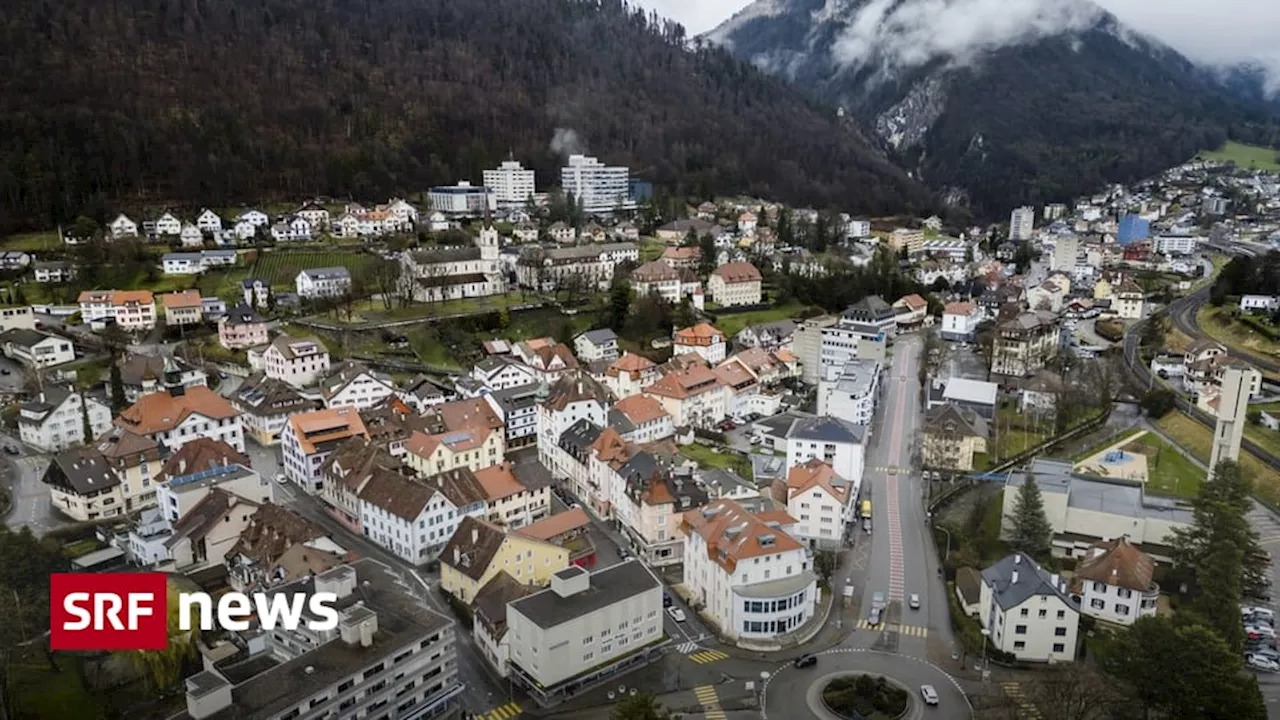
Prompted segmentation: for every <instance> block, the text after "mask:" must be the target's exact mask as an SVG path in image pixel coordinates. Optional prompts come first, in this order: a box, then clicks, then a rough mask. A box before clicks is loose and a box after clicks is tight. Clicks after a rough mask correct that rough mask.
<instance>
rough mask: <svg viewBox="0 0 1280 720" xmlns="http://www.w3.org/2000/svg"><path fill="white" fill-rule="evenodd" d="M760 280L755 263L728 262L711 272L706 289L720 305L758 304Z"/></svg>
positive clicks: (712, 299) (713, 300)
mask: <svg viewBox="0 0 1280 720" xmlns="http://www.w3.org/2000/svg"><path fill="white" fill-rule="evenodd" d="M762 280H763V278H762V276H761V275H760V271H759V270H758V269H756V266H755V265H752V264H751V263H749V262H734V263H728V264H726V265H721V266H720V267H718V268H716V269H715V270H713V271H712V272H711V277H710V278H709V279H708V280H707V290H708V292H710V293H711V301H712V302H714V303H716V304H717V305H719V306H721V307H733V306H734V305H759V304H760V300H761V293H760V283H761V281H762Z"/></svg>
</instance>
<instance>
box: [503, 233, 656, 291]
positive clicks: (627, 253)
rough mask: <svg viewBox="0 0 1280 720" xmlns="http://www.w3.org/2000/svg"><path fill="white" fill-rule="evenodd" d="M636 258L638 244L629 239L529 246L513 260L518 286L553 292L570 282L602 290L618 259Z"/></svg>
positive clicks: (607, 286) (580, 286)
mask: <svg viewBox="0 0 1280 720" xmlns="http://www.w3.org/2000/svg"><path fill="white" fill-rule="evenodd" d="M639 258H640V250H639V246H637V245H636V244H635V243H632V242H622V243H603V244H597V243H592V244H589V245H571V246H568V247H560V248H550V249H544V248H541V247H530V248H528V249H526V250H525V251H524V252H522V253H521V254H520V259H519V260H518V261H517V263H516V280H517V282H519V283H520V286H521V287H527V288H535V289H538V290H540V291H541V292H553V291H555V290H557V289H560V288H564V287H568V286H569V285H570V284H571V283H576V284H577V287H578V288H580V289H583V290H591V291H603V290H608V289H609V286H610V285H611V284H612V283H613V273H614V269H615V268H616V267H617V265H618V263H621V262H635V261H636V260H638V259H639Z"/></svg>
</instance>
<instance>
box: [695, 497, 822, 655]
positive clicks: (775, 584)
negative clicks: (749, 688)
mask: <svg viewBox="0 0 1280 720" xmlns="http://www.w3.org/2000/svg"><path fill="white" fill-rule="evenodd" d="M794 523H795V520H794V519H793V518H791V517H790V516H789V515H788V514H787V513H785V512H781V511H772V512H764V513H760V514H755V513H753V512H751V511H750V510H748V509H747V508H746V507H744V506H743V505H742V504H740V503H739V502H738V501H736V500H730V499H727V498H721V499H719V500H716V501H714V502H712V503H709V504H707V505H706V506H704V507H701V508H697V509H695V510H689V511H688V512H686V513H684V523H683V525H682V527H683V528H685V545H684V586H685V588H686V589H687V590H688V591H689V594H690V596H691V597H692V598H693V602H695V603H699V604H701V605H702V606H703V609H704V612H705V613H707V614H708V615H709V616H710V617H712V618H714V620H715V622H716V624H717V625H718V626H719V630H720V634H721V635H723V636H725V637H727V638H729V639H731V640H744V641H753V640H754V641H770V640H775V639H776V638H778V637H779V636H782V635H786V634H787V633H789V632H792V631H794V630H795V629H797V628H799V627H800V626H802V625H804V624H805V623H806V622H807V621H808V620H809V618H811V617H813V614H814V609H815V607H816V606H817V601H818V576H817V575H816V574H815V573H814V572H813V570H812V567H811V565H812V559H811V553H810V551H809V550H808V549H807V548H805V546H804V545H803V544H801V543H800V541H798V540H796V539H795V538H794V537H793V536H792V535H791V534H790V529H791V528H792V526H793V524H794Z"/></svg>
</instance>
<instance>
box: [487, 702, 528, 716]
mask: <svg viewBox="0 0 1280 720" xmlns="http://www.w3.org/2000/svg"><path fill="white" fill-rule="evenodd" d="M519 714H520V703H507V704H506V705H499V706H498V707H496V708H494V709H492V710H490V711H489V712H486V713H484V714H482V715H481V716H480V717H481V718H483V719H484V720H510V718H513V717H516V716H518V715H519Z"/></svg>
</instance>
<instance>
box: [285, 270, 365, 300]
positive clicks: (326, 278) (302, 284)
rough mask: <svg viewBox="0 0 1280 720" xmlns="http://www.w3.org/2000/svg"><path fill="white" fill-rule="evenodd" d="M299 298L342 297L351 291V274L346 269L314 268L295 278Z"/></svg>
mask: <svg viewBox="0 0 1280 720" xmlns="http://www.w3.org/2000/svg"><path fill="white" fill-rule="evenodd" d="M293 282H294V286H295V287H296V289H297V291H298V297H304V298H323V297H341V296H342V295H343V294H345V293H347V292H348V291H350V290H351V273H350V272H349V271H348V270H347V269H346V268H344V267H329V268H312V269H310V270H303V271H302V272H300V273H298V276H297V277H296V278H294V281H293Z"/></svg>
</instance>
